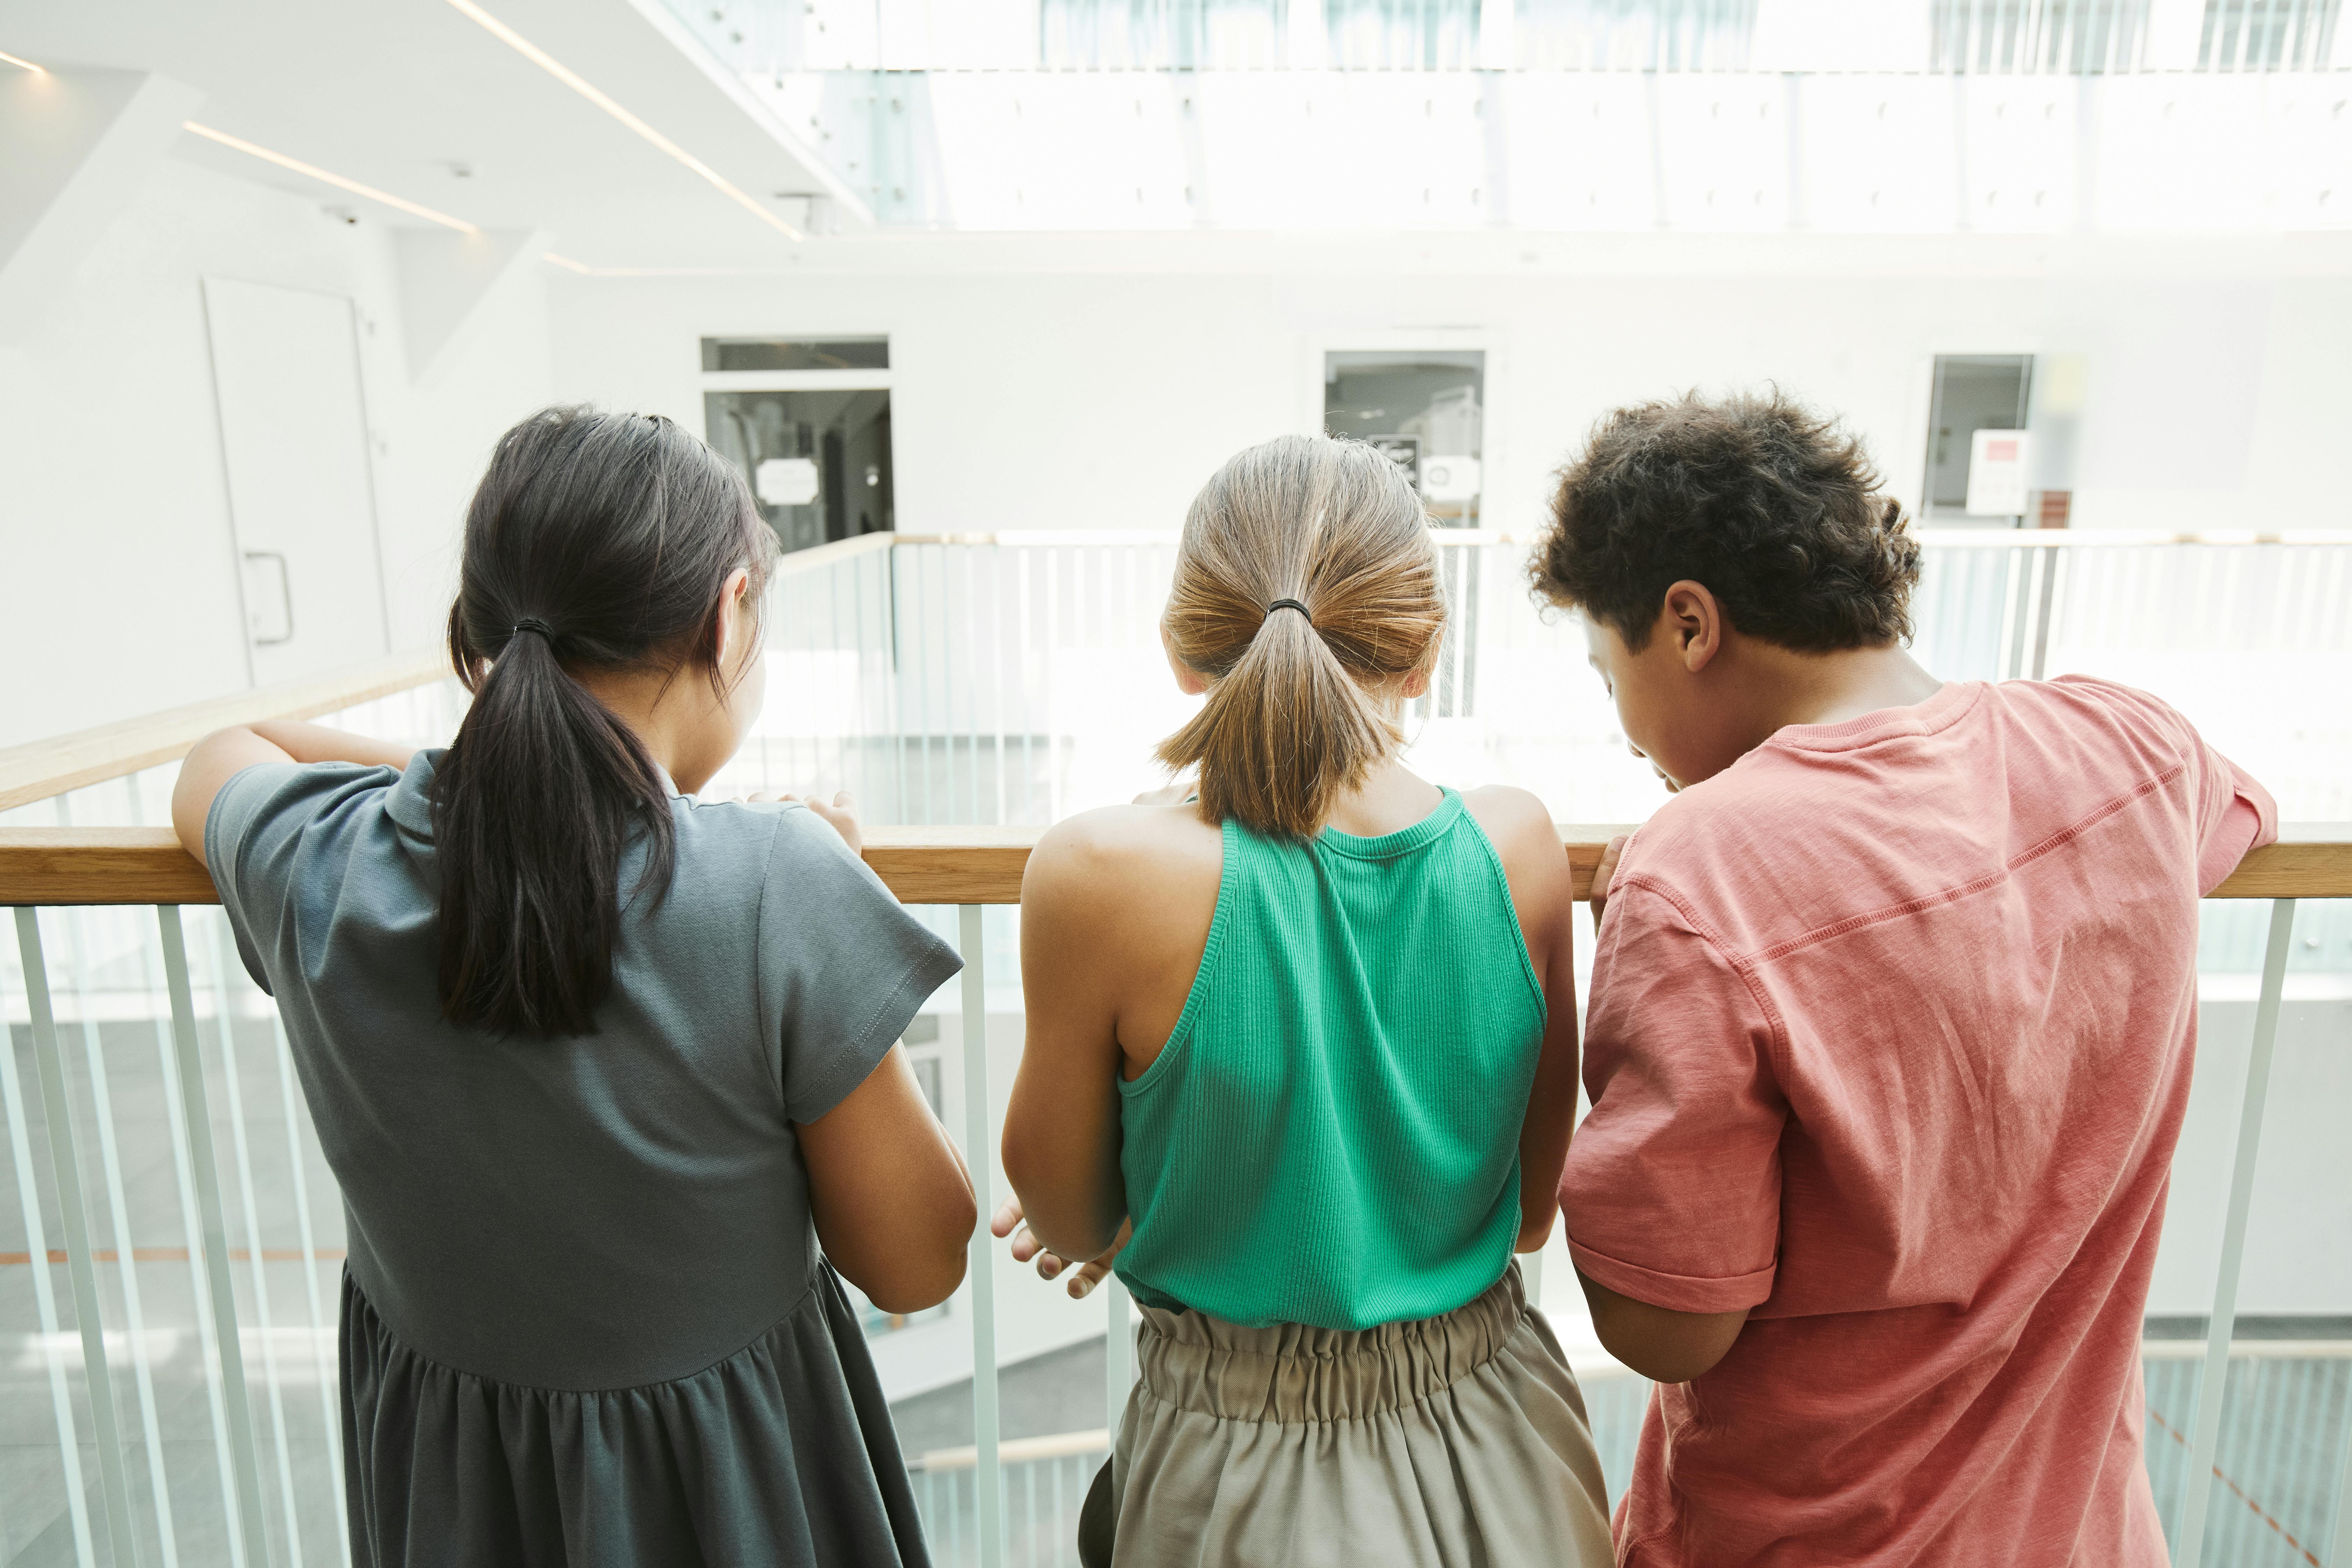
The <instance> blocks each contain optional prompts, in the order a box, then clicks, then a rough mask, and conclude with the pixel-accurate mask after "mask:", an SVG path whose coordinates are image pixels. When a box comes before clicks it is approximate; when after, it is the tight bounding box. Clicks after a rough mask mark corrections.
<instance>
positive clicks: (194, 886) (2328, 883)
mask: <svg viewBox="0 0 2352 1568" xmlns="http://www.w3.org/2000/svg"><path fill="white" fill-rule="evenodd" d="M1559 831H1560V840H1561V843H1562V845H1563V847H1565V848H1566V849H1567V851H1568V858H1569V864H1570V866H1571V867H1572V868H1574V870H1575V874H1576V896H1577V897H1578V898H1579V899H1582V898H1585V897H1587V896H1588V895H1589V894H1590V893H1591V885H1592V872H1593V868H1594V867H1595V866H1596V865H1597V864H1598V863H1599V861H1600V858H1601V849H1602V847H1604V846H1606V845H1607V844H1608V842H1609V840H1610V839H1611V838H1612V837H1616V836H1617V835H1619V834H1621V833H1630V832H1632V831H1633V828H1632V827H1631V826H1607V825H1597V824H1583V823H1578V824H1563V825H1561V826H1560V830H1559ZM1044 832H1045V829H1044V828H1043V827H1028V826H1011V827H868V828H867V829H866V864H867V865H868V866H871V867H873V868H874V870H875V874H876V875H877V876H879V877H880V878H881V879H882V880H883V882H884V884H885V885H886V886H887V887H888V888H889V889H890V890H891V891H892V892H893V893H896V894H897V895H898V898H899V900H901V901H902V902H905V903H909V904H1016V903H1019V902H1020V901H1021V873H1022V871H1023V869H1024V868H1026V867H1027V865H1028V863H1029V850H1030V848H1031V847H1032V846H1033V845H1034V844H1035V843H1036V842H1037V838H1038V836H1039V835H1040V834H1042V833H1044ZM2212 896H2213V897H2215V898H2217V899H2346V898H2352V823H2344V822H2314V823H2295V824H2290V825H2289V826H2286V827H2285V828H2284V829H2283V830H2282V831H2281V833H2280V836H2279V842H2277V843H2276V844H2273V845H2269V846H2266V847H2263V848H2261V849H2257V850H2255V851H2254V852H2253V853H2252V854H2251V855H2249V856H2247V857H2246V858H2245V859H2244V861H2243V862H2242V863H2241V864H2240V865H2239V867H2238V868H2237V869H2236V870H2235V871H2233V872H2231V875H2230V879H2229V880H2227V881H2225V882H2223V883H2222V884H2221V887H2219V888H2217V889H2214V891H2213V895H2212ZM218 902H220V894H219V893H218V892H217V891H216V890H215V889H214V887H213V882H212V878H211V877H210V876H208V875H206V873H205V868H203V867H202V866H200V865H198V864H197V863H196V861H195V858H194V857H193V856H191V855H190V854H189V853H188V852H187V851H186V850H184V849H183V848H181V847H180V841H179V839H178V838H177V837H174V836H173V832H172V830H171V829H170V828H168V827H6V828H0V905H48V904H216V903H218Z"/></svg>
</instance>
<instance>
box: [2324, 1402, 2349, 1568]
mask: <svg viewBox="0 0 2352 1568" xmlns="http://www.w3.org/2000/svg"><path fill="white" fill-rule="evenodd" d="M2346 1404H2347V1409H2346V1411H2345V1414H2346V1415H2347V1417H2352V1400H2347V1402H2346ZM2346 1427H2347V1430H2346V1431H2345V1434H2344V1473H2343V1475H2342V1476H2341V1477H2339V1478H2338V1479H2337V1480H2336V1550H2335V1551H2334V1552H2330V1553H2328V1557H2327V1561H2328V1562H2330V1563H2336V1564H2338V1565H2339V1568H2341V1565H2342V1564H2345V1563H2352V1419H2347V1422H2346Z"/></svg>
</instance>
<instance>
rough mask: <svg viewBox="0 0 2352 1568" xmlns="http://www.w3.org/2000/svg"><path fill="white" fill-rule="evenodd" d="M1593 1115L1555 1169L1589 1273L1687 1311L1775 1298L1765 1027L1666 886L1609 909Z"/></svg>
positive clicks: (1779, 1102)
mask: <svg viewBox="0 0 2352 1568" xmlns="http://www.w3.org/2000/svg"><path fill="white" fill-rule="evenodd" d="M1584 1076H1585V1088H1586V1090H1587V1092H1588V1093H1589V1094H1590V1095H1591V1100H1592V1110H1591V1114H1590V1115H1588V1116H1587V1117H1586V1118H1585V1119H1584V1121H1583V1122H1582V1123H1581V1124H1580V1126H1579V1127H1578V1128H1577V1131H1576V1135H1575V1137H1574V1139H1573V1140H1572V1141H1571V1142H1570V1146H1569V1153H1568V1163H1567V1165H1566V1167H1565V1168H1564V1169H1563V1170H1562V1172H1561V1174H1560V1187H1559V1200H1560V1212H1561V1215H1562V1216H1563V1218H1564V1220H1565V1222H1566V1228H1567V1232H1568V1246H1569V1251H1570V1255H1571V1256H1572V1257H1573V1258H1575V1260H1576V1266H1577V1268H1580V1269H1581V1270H1582V1271H1583V1272H1584V1273H1585V1274H1586V1275H1588V1276H1589V1277H1590V1278H1591V1279H1594V1280H1595V1281H1597V1282H1598V1283H1600V1284H1601V1285H1604V1286H1606V1287H1607V1288H1608V1289H1612V1290H1614V1291H1616V1292H1617V1293H1618V1294H1619V1295H1622V1296H1628V1297H1631V1298H1632V1299H1633V1300H1637V1301H1645V1302H1648V1303H1649V1304H1650V1305H1652V1306H1654V1307H1664V1308H1666V1309H1667V1310H1671V1311H1677V1312H1733V1311H1738V1310H1741V1309H1742V1308H1747V1307H1753V1306H1756V1305H1758V1304H1759V1303H1760V1302H1762V1301H1763V1300H1766V1299H1767V1298H1768V1297H1769V1296H1770V1295H1771V1293H1772V1282H1773V1276H1774V1269H1775V1266H1776V1259H1777V1256H1778V1253H1779V1247H1780V1135H1781V1131H1782V1130H1783V1128H1784V1127H1785V1125H1786V1123H1787V1121H1788V1107H1787V1104H1786V1102H1785V1100H1783V1099H1782V1097H1781V1094H1780V1087H1779V1084H1778V1082H1777V1079H1776V1078H1775V1075H1774V1072H1773V1069H1772V1031H1771V1026H1770V1020H1769V1017H1768V1016H1767V1015H1766V1014H1765V1012H1764V1010H1763V1008H1762V1006H1761V1005H1759V1003H1758V1002H1757V1000H1756V998H1755V996H1754V994H1752V993H1751V992H1750V991H1749V989H1748V984H1747V982H1746V980H1745V979H1744V978H1743V977H1742V976H1741V975H1740V973H1739V972H1738V969H1737V968H1736V967H1735V966H1734V965H1733V964H1732V963H1731V962H1730V961H1729V960H1728V959H1727V957H1726V956H1725V955H1724V954H1723V953H1721V952H1719V951H1717V947H1716V946H1715V944H1714V943H1713V942H1709V941H1708V940H1707V939H1706V937H1705V936H1703V935H1702V934H1700V932H1699V931H1696V929H1695V928H1694V927H1693V926H1692V925H1691V923H1690V922H1689V921H1687V920H1686V919H1685V917H1684V916H1683V914H1682V912H1681V911H1680V910H1678V909H1677V908H1676V907H1675V903H1674V902H1673V900H1669V899H1668V898H1666V897H1664V895H1663V894H1662V893H1661V892H1660V891H1658V890H1656V889H1653V888H1650V887H1647V886H1644V885H1643V884H1641V883H1639V882H1636V883H1634V884H1633V885H1632V886H1629V887H1626V888H1623V889H1622V890H1620V891H1619V892H1618V893H1617V894H1616V896H1615V897H1614V898H1613V899H1612V902H1611V907H1610V910H1609V918H1608V921H1607V922H1606V927H1605V929H1604V930H1603V931H1602V933H1601V948H1600V952H1599V953H1598V955H1597V957H1596V960H1595V963H1594V966H1593V973H1592V991H1591V1006H1590V1008H1589V1010H1588V1034H1587V1041H1586V1047H1585V1074H1584Z"/></svg>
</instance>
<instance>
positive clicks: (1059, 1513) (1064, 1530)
mask: <svg viewBox="0 0 2352 1568" xmlns="http://www.w3.org/2000/svg"><path fill="white" fill-rule="evenodd" d="M1078 1474H1079V1475H1080V1476H1081V1477H1083V1476H1084V1475H1085V1474H1086V1471H1085V1470H1084V1469H1083V1468H1081V1469H1080V1470H1079V1472H1078ZM1069 1533H1070V1509H1069V1503H1068V1501H1067V1500H1066V1499H1065V1498H1064V1497H1063V1496H1062V1461H1061V1460H1059V1459H1055V1461H1054V1568H1063V1561H1062V1542H1064V1541H1065V1540H1066V1539H1067V1537H1068V1536H1069Z"/></svg>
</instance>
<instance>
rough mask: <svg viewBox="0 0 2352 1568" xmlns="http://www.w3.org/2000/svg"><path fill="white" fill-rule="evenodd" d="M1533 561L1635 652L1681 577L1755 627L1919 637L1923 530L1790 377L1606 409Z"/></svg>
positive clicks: (1543, 578) (1567, 472)
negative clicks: (1914, 612)
mask: <svg viewBox="0 0 2352 1568" xmlns="http://www.w3.org/2000/svg"><path fill="white" fill-rule="evenodd" d="M1528 576H1529V577H1530V578H1531V579H1532V580H1533V581H1534V584H1535V589H1536V592H1537V593H1538V595H1541V596H1542V597H1544V598H1546V599H1548V600H1549V601H1550V602H1551V603H1552V604H1554V605H1559V606H1560V607H1562V608H1570V607H1573V608H1576V609H1580V610H1582V611H1583V612H1584V613H1585V614H1586V615H1589V616H1593V617H1594V618H1595V619H1597V620H1599V621H1601V623H1602V624H1604V625H1606V626H1610V627H1612V629H1614V630H1615V631H1616V633H1617V635H1618V636H1619V637H1622V638H1624V639H1625V646H1626V647H1629V648H1632V649H1633V651H1635V652H1637V653H1638V652H1640V651H1641V649H1642V648H1643V646H1644V645H1645V644H1647V643H1648V641H1649V640H1650V628H1651V626H1653V625H1654V624H1655V622H1656V620H1657V616H1658V610H1659V606H1660V605H1662V604H1664V600H1665V594H1666V590H1667V589H1668V588H1669V587H1671V586H1672V585H1673V584H1675V583H1677V582H1679V581H1681V580H1683V579H1684V578H1689V579H1690V580H1692V581H1693V582H1697V583H1703V584H1706V586H1707V588H1708V589H1710V590H1711V591H1712V592H1713V593H1714V595H1715V596H1716V598H1717V601H1718V602H1719V603H1720V604H1721V605H1722V606H1723V609H1724V613H1725V614H1726V615H1727V616H1729V617H1730V619H1731V624H1732V625H1733V626H1736V627H1738V629H1739V630H1740V631H1743V632H1746V633H1748V635H1750V636H1752V637H1763V638H1765V639H1766V640H1768V641H1770V642H1775V643H1779V644H1780V645H1781V646H1782V647H1792V648H1805V649H1811V650H1816V651H1827V650H1829V649H1832V648H1847V647H1879V646H1883V645H1885V644H1887V643H1892V642H1898V641H1901V640H1904V639H1906V638H1908V637H1910V635H1911V612H1910V599H1911V589H1912V587H1913V585H1914V584H1916V583H1917V582H1918V581H1919V543H1918V541H1917V540H1916V539H1914V538H1913V537H1912V536H1911V532H1910V530H1909V529H1908V527H1907V526H1906V523H1905V521H1904V517H1903V509H1902V507H1901V505H1900V504H1899V503H1897V502H1896V501H1895V500H1892V499H1890V498H1888V497H1887V496H1885V495H1882V494H1881V493H1879V477H1878V472H1877V470H1876V469H1875V468H1873V467H1872V466H1871V462H1870V458H1869V457H1868V456H1867V454H1865V453H1864V450H1863V447H1862V442H1861V441H1860V440H1859V439H1857V438H1856V437H1853V436H1850V435H1848V434H1846V433H1845V432H1844V431H1843V430H1842V429H1840V428H1839V426H1838V423H1837V421H1836V420H1835V419H1834V418H1832V417H1830V416H1823V415H1819V414H1815V413H1814V412H1813V411H1812V410H1811V409H1809V408H1807V407H1805V406H1804V405H1801V404H1800V403H1798V402H1796V401H1795V400H1794V399H1792V398H1790V397H1787V396H1785V395H1782V393H1781V392H1780V389H1779V388H1778V387H1772V388H1769V390H1767V391H1764V392H1760V393H1754V392H1748V393H1735V394H1733V395H1731V396H1728V397H1726V398H1722V399H1720V400H1709V399H1706V398H1703V397H1701V396H1699V395H1698V394H1696V392H1692V393H1685V395H1683V396H1681V397H1678V398H1673V399H1662V400H1660V401H1657V402H1654V403H1644V404H1640V405H1635V406H1633V407H1627V408H1620V409H1618V410H1616V411H1615V412H1614V413H1612V414H1608V415H1604V416H1602V417H1601V421H1600V422H1599V423H1598V424H1597V425H1595V426H1593V428H1592V436H1591V440H1590V441H1588V442H1587V444H1586V446H1585V449H1584V451H1583V453H1582V454H1581V455H1580V456H1579V457H1578V458H1576V459H1575V460H1574V461H1572V462H1570V464H1569V465H1568V467H1566V468H1562V469H1561V470H1560V473H1559V489H1558V490H1557V491H1555V492H1554V494H1553V497H1552V503H1551V521H1550V523H1549V526H1548V527H1547V528H1546V529H1545V530H1544V533H1543V537H1542V539H1541V541H1540V542H1538V546H1537V548H1536V552H1535V554H1534V556H1533V557H1532V558H1531V559H1530V560H1529V561H1528Z"/></svg>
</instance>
